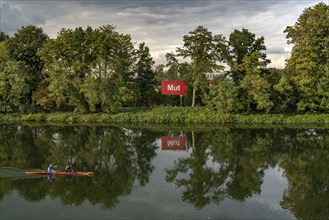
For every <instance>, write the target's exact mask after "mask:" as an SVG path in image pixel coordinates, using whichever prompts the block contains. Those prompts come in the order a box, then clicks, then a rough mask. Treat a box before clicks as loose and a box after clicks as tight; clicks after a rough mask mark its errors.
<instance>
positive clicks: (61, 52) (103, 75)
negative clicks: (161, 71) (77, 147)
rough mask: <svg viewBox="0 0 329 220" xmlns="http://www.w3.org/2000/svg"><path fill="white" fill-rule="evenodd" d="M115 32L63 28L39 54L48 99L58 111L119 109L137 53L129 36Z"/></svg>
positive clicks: (111, 29)
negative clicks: (64, 109) (43, 65)
mask: <svg viewBox="0 0 329 220" xmlns="http://www.w3.org/2000/svg"><path fill="white" fill-rule="evenodd" d="M114 29H115V28H114V27H113V26H102V27H100V28H99V29H95V30H93V29H92V28H91V27H88V28H87V29H86V30H83V29H82V28H76V29H75V30H66V29H62V30H61V32H60V33H59V35H58V37H57V38H56V39H54V40H49V41H48V42H47V44H46V45H45V46H44V47H43V48H42V50H41V51H40V52H39V55H40V56H41V58H42V60H43V61H44V62H45V68H44V71H43V74H44V75H45V76H47V86H46V96H47V97H48V98H49V101H50V102H52V103H53V104H54V105H56V107H57V108H59V109H63V108H65V107H66V108H67V107H68V108H69V109H73V110H74V111H75V112H86V111H90V112H97V111H103V112H110V111H115V110H116V109H117V108H118V107H120V105H121V103H122V102H123V101H124V100H125V94H124V93H123V92H122V90H124V88H125V87H126V86H128V82H127V80H128V79H129V77H130V75H131V74H132V73H131V72H130V71H131V70H130V69H132V66H131V65H132V64H133V62H134V58H133V56H134V53H135V52H134V49H133V46H132V43H131V39H130V37H129V36H127V35H122V34H119V33H118V32H116V31H115V30H114ZM49 101H48V102H49ZM39 103H40V104H42V103H43V102H39ZM46 104H48V103H46ZM42 107H45V106H42Z"/></svg>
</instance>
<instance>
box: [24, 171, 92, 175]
mask: <svg viewBox="0 0 329 220" xmlns="http://www.w3.org/2000/svg"><path fill="white" fill-rule="evenodd" d="M25 174H29V175H94V172H45V171H39V172H38V171H37V172H25Z"/></svg>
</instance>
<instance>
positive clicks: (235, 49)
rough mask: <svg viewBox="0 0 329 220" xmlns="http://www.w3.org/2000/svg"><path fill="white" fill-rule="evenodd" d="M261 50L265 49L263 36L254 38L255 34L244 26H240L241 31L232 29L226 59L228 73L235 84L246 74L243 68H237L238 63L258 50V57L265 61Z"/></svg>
mask: <svg viewBox="0 0 329 220" xmlns="http://www.w3.org/2000/svg"><path fill="white" fill-rule="evenodd" d="M263 50H266V47H265V45H264V37H263V36H262V37H260V38H257V39H256V37H255V34H253V33H251V32H249V30H248V29H245V28H242V30H241V31H240V30H234V31H233V32H232V33H231V34H230V36H229V40H228V48H227V53H226V60H227V63H228V65H229V66H230V72H229V75H230V76H231V77H232V79H233V82H234V84H235V85H237V86H239V85H240V81H241V80H242V79H243V77H244V76H245V74H246V71H245V70H244V69H241V68H239V65H240V64H242V63H243V59H244V58H245V57H246V56H250V55H251V54H252V53H254V52H259V54H260V57H259V58H260V59H261V60H263V61H266V54H265V53H262V52H261V51H263Z"/></svg>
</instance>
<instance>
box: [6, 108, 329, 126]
mask: <svg viewBox="0 0 329 220" xmlns="http://www.w3.org/2000/svg"><path fill="white" fill-rule="evenodd" d="M0 121H39V122H42V121H49V122H102V123H152V124H329V114H306V115H283V114H221V113H218V112H215V111H213V110H210V109H207V108H191V107H156V108H135V109H123V110H122V111H121V112H119V113H115V114H107V113H94V114H79V113H72V112H65V113H37V114H0Z"/></svg>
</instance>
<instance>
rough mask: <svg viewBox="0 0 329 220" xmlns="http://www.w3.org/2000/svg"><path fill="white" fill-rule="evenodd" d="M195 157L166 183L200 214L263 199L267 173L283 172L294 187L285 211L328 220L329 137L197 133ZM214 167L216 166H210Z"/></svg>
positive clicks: (319, 133)
mask: <svg viewBox="0 0 329 220" xmlns="http://www.w3.org/2000/svg"><path fill="white" fill-rule="evenodd" d="M192 133H193V134H192V135H190V137H189V138H188V139H189V140H190V141H189V143H190V144H189V148H190V152H191V153H190V157H188V158H180V159H178V160H177V161H175V164H174V166H173V167H172V168H171V169H168V170H167V171H166V172H167V176H166V180H167V181H168V182H173V183H175V184H176V186H178V187H181V188H183V195H182V198H183V200H184V201H187V202H190V203H192V204H194V205H195V207H196V208H198V209H200V208H202V207H204V206H205V205H207V204H209V203H211V202H213V203H219V202H220V201H222V200H223V199H224V198H226V197H229V198H232V199H234V200H237V201H244V200H245V199H246V198H248V197H251V196H252V195H254V194H260V193H261V185H262V183H263V179H264V171H265V170H266V169H268V168H269V167H272V168H274V167H276V166H279V167H281V168H283V169H284V170H285V172H284V175H285V176H286V177H287V179H288V181H289V185H288V189H287V190H286V191H285V192H284V194H283V198H282V201H281V205H282V207H283V208H286V209H288V210H290V211H291V212H293V213H295V214H296V216H297V217H299V218H302V219H304V218H306V219H312V217H313V218H314V217H316V218H317V219H325V218H326V217H328V216H329V215H328V204H329V199H328V198H329V178H328V176H329V175H328V164H329V157H328V155H329V135H328V134H329V132H328V130H314V129H313V130H312V129H311V130H303V129H300V130H296V129H252V130H251V129H228V128H222V129H218V130H216V131H215V132H211V133H206V132H205V133H197V132H192ZM207 161H212V162H213V164H212V165H207Z"/></svg>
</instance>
